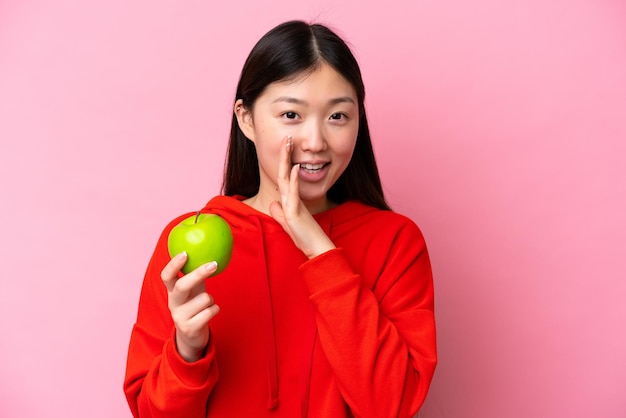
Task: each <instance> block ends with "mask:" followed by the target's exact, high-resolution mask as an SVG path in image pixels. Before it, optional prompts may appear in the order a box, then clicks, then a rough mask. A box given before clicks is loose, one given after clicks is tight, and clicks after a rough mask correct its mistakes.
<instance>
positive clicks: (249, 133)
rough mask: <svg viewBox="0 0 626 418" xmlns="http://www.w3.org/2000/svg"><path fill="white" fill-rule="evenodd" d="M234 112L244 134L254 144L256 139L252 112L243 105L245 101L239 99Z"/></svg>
mask: <svg viewBox="0 0 626 418" xmlns="http://www.w3.org/2000/svg"><path fill="white" fill-rule="evenodd" d="M234 112H235V116H236V117H237V124H238V125H239V129H241V132H243V134H244V135H245V136H246V138H248V139H249V140H250V141H252V142H254V140H255V139H256V138H255V137H254V123H253V122H254V121H253V120H252V112H251V111H250V110H248V109H247V108H246V107H245V106H244V105H243V100H241V99H238V100H237V101H236V102H235V108H234Z"/></svg>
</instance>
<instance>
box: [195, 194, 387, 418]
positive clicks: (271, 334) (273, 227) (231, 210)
mask: <svg viewBox="0 0 626 418" xmlns="http://www.w3.org/2000/svg"><path fill="white" fill-rule="evenodd" d="M244 199H245V197H242V196H233V197H229V196H217V197H214V198H213V199H211V200H210V201H209V202H208V203H207V205H206V206H205V207H204V208H203V209H202V210H201V212H203V213H213V214H216V215H220V216H221V217H223V218H224V219H225V220H226V221H227V222H228V223H229V225H230V227H231V228H232V229H233V231H234V232H235V230H238V232H239V233H245V234H246V236H247V237H250V239H251V240H256V241H257V243H256V244H255V246H256V248H258V256H257V257H256V259H255V260H253V261H252V262H253V263H254V265H253V266H251V268H253V269H254V270H255V271H257V272H258V274H255V277H258V286H259V290H260V293H259V294H260V303H261V310H262V311H261V312H260V314H261V319H262V321H263V335H264V337H263V338H264V347H265V348H266V375H267V393H268V395H267V408H268V409H270V410H271V409H275V408H276V407H278V402H279V399H278V358H277V355H276V331H275V326H274V306H273V303H272V295H271V291H270V280H269V276H268V260H267V258H266V245H265V240H267V239H268V238H270V239H271V236H272V235H273V234H274V233H284V230H283V228H282V226H281V225H280V224H279V223H278V222H277V221H276V220H274V218H272V217H271V216H269V215H266V214H264V213H262V212H259V211H257V210H256V209H254V208H252V207H250V206H249V205H247V204H245V203H243V200H244ZM376 210H377V209H375V208H372V207H369V206H365V205H363V204H361V203H358V202H352V201H351V202H346V203H343V204H341V205H338V206H336V207H334V208H332V209H329V210H327V211H324V212H322V213H319V214H316V215H314V218H315V220H316V221H317V222H318V223H319V225H320V226H321V227H322V229H323V230H324V232H325V233H326V234H327V235H328V236H329V237H330V238H331V239H333V234H335V233H336V234H341V233H342V229H344V228H343V227H348V228H347V229H346V230H350V229H351V228H352V227H354V223H355V222H356V223H360V222H367V218H368V217H367V216H363V215H365V214H367V213H369V212H372V211H376ZM237 235H239V234H237ZM303 326H304V327H306V344H307V345H306V350H305V355H303V357H302V360H301V362H302V364H301V365H300V370H301V373H302V374H303V379H304V380H303V381H304V386H303V387H302V389H301V410H302V415H301V416H302V417H303V418H304V417H306V414H307V410H308V399H309V383H310V374H311V362H312V356H313V346H314V343H315V339H316V336H317V329H316V326H315V320H314V313H313V312H311V321H309V323H308V324H303Z"/></svg>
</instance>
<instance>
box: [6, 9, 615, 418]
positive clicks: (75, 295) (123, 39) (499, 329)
mask: <svg viewBox="0 0 626 418" xmlns="http://www.w3.org/2000/svg"><path fill="white" fill-rule="evenodd" d="M217 3H219V4H220V5H219V6H216V5H213V3H212V2H209V1H200V0H195V1H191V0H189V1H177V2H175V1H162V0H161V1H135V2H127V1H104V0H92V1H89V2H80V1H73V2H72V1H54V2H44V1H28V0H20V1H7V0H5V1H0V147H1V148H0V182H1V183H0V186H1V191H2V203H1V205H0V216H1V218H2V222H0V237H2V243H1V244H0V248H1V251H0V254H1V255H0V257H1V260H0V269H1V270H0V271H1V273H2V282H3V286H2V287H1V291H0V321H1V322H0V329H1V330H2V338H1V339H0V416H2V417H43V416H48V417H85V416H89V417H95V418H99V417H102V418H104V417H107V418H110V417H129V416H130V413H129V412H128V409H127V407H126V403H125V399H124V397H123V394H122V379H123V374H124V365H125V356H126V348H127V343H128V337H129V333H130V330H131V326H132V324H133V321H134V317H135V313H136V305H137V300H138V295H139V288H140V285H141V280H142V278H143V277H142V276H143V271H144V268H145V266H146V264H147V262H148V258H149V256H150V254H151V251H152V249H153V245H154V243H155V241H156V239H157V236H158V234H159V233H160V230H161V228H162V227H163V226H164V225H165V223H166V222H167V221H169V220H170V219H171V218H173V217H174V216H176V215H178V214H180V213H183V212H186V211H191V210H195V209H198V208H200V207H201V206H202V205H203V204H204V203H205V201H206V200H208V198H209V197H211V196H212V195H214V194H216V193H217V192H218V190H219V184H220V174H221V170H222V167H223V157H224V151H225V145H226V136H227V131H228V126H229V120H230V119H229V118H230V116H229V112H230V106H231V103H232V99H233V94H234V88H235V83H236V81H237V76H238V74H239V71H240V68H241V66H242V64H243V61H244V59H245V56H246V55H247V53H248V52H249V50H250V48H251V47H252V45H253V44H254V42H255V41H256V40H257V39H258V38H259V37H260V36H261V35H262V34H263V33H264V32H265V31H266V30H268V29H269V28H270V27H272V26H274V25H275V24H277V23H279V22H281V21H284V20H287V19H291V18H304V19H313V20H319V21H322V22H326V23H329V24H331V25H333V26H335V27H337V28H338V30H339V32H340V33H342V34H344V35H345V37H346V38H347V39H348V40H349V41H350V42H351V44H352V45H353V46H354V51H355V54H356V55H357V58H358V59H359V61H360V63H361V66H362V70H363V73H364V78H365V81H366V85H367V87H368V97H367V106H368V111H369V116H370V119H371V128H372V131H373V135H374V141H375V144H374V145H375V148H376V152H377V155H378V160H379V164H380V170H381V175H382V178H383V182H384V187H385V190H386V193H387V195H388V198H389V200H390V202H391V203H392V205H393V206H394V208H395V209H396V210H398V211H400V212H402V213H405V214H407V215H409V216H410V217H412V218H413V219H414V220H415V221H416V222H417V223H418V224H419V225H420V226H421V228H422V229H423V232H424V233H425V235H426V238H427V240H428V243H429V247H430V251H431V256H432V261H433V268H434V273H435V277H436V291H437V319H438V328H439V350H440V359H441V360H440V365H439V368H438V370H437V373H436V377H435V380H434V382H433V386H432V390H431V393H430V395H429V397H428V399H427V402H426V404H425V406H424V408H423V409H422V413H421V416H422V417H426V418H440V417H441V418H443V417H445V418H465V417H467V418H474V417H476V418H502V417H505V418H518V417H519V418H522V417H535V418H543V417H546V418H547V417H569V418H583V417H585V418H587V417H603V418H622V417H624V416H626V396H625V395H624V388H626V360H625V359H626V303H624V300H625V299H626V281H625V280H624V279H625V277H626V274H625V270H626V269H625V268H624V260H625V259H626V244H625V243H624V236H626V222H625V219H624V218H625V217H624V213H626V174H625V168H624V166H625V164H624V162H623V160H624V156H625V155H626V145H625V143H626V123H625V119H626V4H625V3H624V2H623V1H619V0H615V1H609V0H604V1H602V0H600V1H598V0H586V1H583V0H560V1H558V0H552V1H546V0H525V1H507V2H503V1H499V0H477V1H472V2H467V1H461V0H448V1H419V2H416V1H408V0H407V1H383V2H380V3H379V2H370V4H368V5H364V4H365V3H364V2H362V1H360V0H351V1H341V2H337V1H331V0H327V1H309V2H302V3H298V2H292V1H291V2H287V1H284V2H283V1H264V2H259V1H249V0H241V1H236V2H217Z"/></svg>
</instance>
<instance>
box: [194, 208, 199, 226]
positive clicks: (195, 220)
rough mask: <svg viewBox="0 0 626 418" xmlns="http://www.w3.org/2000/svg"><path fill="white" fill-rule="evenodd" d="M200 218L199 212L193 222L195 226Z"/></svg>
mask: <svg viewBox="0 0 626 418" xmlns="http://www.w3.org/2000/svg"><path fill="white" fill-rule="evenodd" d="M199 216H200V211H198V213H196V219H194V220H193V223H194V224H197V223H198V217H199Z"/></svg>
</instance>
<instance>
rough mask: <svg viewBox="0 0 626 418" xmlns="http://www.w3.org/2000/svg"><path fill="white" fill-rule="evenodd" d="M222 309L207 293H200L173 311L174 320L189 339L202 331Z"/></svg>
mask: <svg viewBox="0 0 626 418" xmlns="http://www.w3.org/2000/svg"><path fill="white" fill-rule="evenodd" d="M219 310H220V308H219V306H218V305H216V304H215V301H214V300H213V297H212V296H211V295H209V294H208V293H206V292H203V293H199V294H197V295H196V296H194V297H193V298H191V299H190V300H188V301H187V303H185V304H184V305H181V306H179V307H178V309H176V310H174V311H172V319H173V320H174V323H175V324H177V326H178V328H179V330H180V331H181V332H182V333H183V334H185V335H186V336H188V337H192V336H194V335H193V334H194V333H195V332H197V331H198V330H201V329H202V327H203V326H205V325H206V324H207V323H208V322H209V320H211V319H212V318H213V317H214V316H215V315H217V314H218V312H219Z"/></svg>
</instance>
